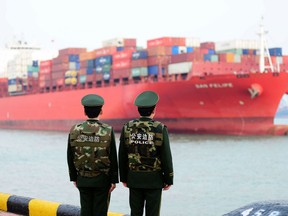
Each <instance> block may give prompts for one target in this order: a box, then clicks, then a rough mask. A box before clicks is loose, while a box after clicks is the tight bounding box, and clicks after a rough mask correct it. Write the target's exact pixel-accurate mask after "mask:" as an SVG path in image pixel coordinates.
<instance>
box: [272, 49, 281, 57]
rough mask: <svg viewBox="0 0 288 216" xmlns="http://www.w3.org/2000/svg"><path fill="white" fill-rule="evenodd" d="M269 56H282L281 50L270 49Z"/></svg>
mask: <svg viewBox="0 0 288 216" xmlns="http://www.w3.org/2000/svg"><path fill="white" fill-rule="evenodd" d="M269 54H270V55H271V56H282V48H270V49H269Z"/></svg>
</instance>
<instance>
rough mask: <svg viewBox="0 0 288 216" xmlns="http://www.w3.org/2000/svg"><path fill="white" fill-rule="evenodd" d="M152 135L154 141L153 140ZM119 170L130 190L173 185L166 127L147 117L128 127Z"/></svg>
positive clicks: (121, 142) (124, 132)
mask: <svg viewBox="0 0 288 216" xmlns="http://www.w3.org/2000/svg"><path fill="white" fill-rule="evenodd" d="M143 131H144V133H143ZM149 136H151V137H153V136H154V138H153V139H152V140H150V139H149ZM151 161H152V162H151ZM119 171H120V181H121V182H125V183H127V186H128V187H130V188H152V189H153V188H162V187H163V185H164V184H168V185H172V184H173V163H172V155H171V150H170V143H169V137H168V131H167V128H166V126H165V125H163V124H162V123H161V122H157V121H154V120H152V119H150V118H147V117H141V118H140V119H136V120H133V121H130V122H128V123H127V124H125V125H124V127H123V129H122V132H121V136H120V145H119Z"/></svg>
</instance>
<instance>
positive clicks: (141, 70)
mask: <svg viewBox="0 0 288 216" xmlns="http://www.w3.org/2000/svg"><path fill="white" fill-rule="evenodd" d="M131 74H132V77H138V76H147V75H148V69H147V67H137V68H132V69H131Z"/></svg>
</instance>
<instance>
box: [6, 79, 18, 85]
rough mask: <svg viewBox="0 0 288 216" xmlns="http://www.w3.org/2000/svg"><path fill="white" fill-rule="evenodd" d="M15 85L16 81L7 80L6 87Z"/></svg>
mask: <svg viewBox="0 0 288 216" xmlns="http://www.w3.org/2000/svg"><path fill="white" fill-rule="evenodd" d="M15 84H16V79H9V80H8V85H15Z"/></svg>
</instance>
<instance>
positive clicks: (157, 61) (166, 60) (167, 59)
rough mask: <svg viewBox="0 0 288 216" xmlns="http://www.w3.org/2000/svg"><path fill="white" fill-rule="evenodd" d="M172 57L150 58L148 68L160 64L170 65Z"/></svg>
mask: <svg viewBox="0 0 288 216" xmlns="http://www.w3.org/2000/svg"><path fill="white" fill-rule="evenodd" d="M170 63H171V56H149V57H148V59H147V64H148V66H151V65H158V64H162V65H165V64H170Z"/></svg>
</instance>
